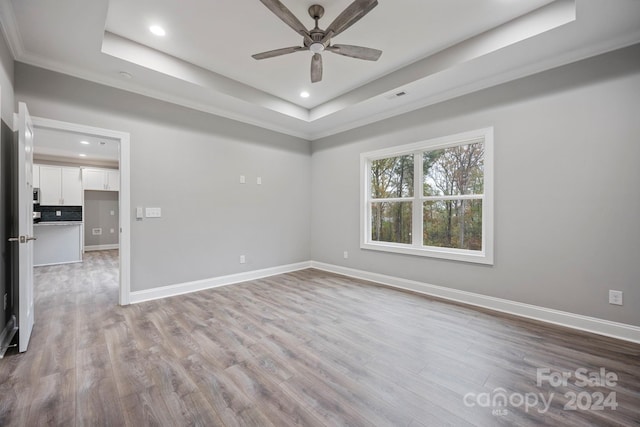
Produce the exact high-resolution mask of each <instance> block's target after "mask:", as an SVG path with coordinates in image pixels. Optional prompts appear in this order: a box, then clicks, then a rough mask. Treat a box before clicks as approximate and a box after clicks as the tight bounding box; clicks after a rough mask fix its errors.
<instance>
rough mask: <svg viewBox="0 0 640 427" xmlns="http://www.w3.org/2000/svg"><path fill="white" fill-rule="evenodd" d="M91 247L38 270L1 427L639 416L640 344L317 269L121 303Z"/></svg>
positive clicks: (8, 375) (105, 261)
mask: <svg viewBox="0 0 640 427" xmlns="http://www.w3.org/2000/svg"><path fill="white" fill-rule="evenodd" d="M86 255H87V256H86V260H85V262H84V263H82V264H71V265H66V266H55V267H40V268H37V269H36V326H35V328H34V334H33V337H32V342H31V344H30V347H29V350H28V351H27V352H26V353H24V354H16V353H15V350H11V351H10V353H8V354H7V356H6V357H5V359H3V360H0V425H2V426H37V425H64V426H72V425H77V426H85V425H87V426H97V425H100V426H123V425H127V426H136V427H139V426H147V425H157V426H182V425H200V426H229V427H230V426H289V425H300V426H342V425H350V426H410V427H425V426H445V425H450V426H495V425H518V426H539V425H549V426H561V425H562V426H585V425H598V426H608V425H611V426H614V425H615V426H620V425H624V426H632V425H636V426H637V425H640V421H639V420H640V345H634V344H629V343H625V342H621V341H617V340H613V339H608V338H604V337H598V336H595V335H590V334H586V333H579V332H575V331H571V330H568V329H563V328H560V327H555V326H550V325H546V324H541V323H537V322H533V321H527V320H522V319H518V318H515V317H510V316H506V315H500V314H495V313H490V312H487V311H482V310H477V309H472V308H469V307H465V306H461V305H455V304H449V303H445V302H442V301H436V300H433V299H429V298H425V297H422V296H418V295H413V294H409V293H403V292H399V291H397V290H393V289H388V288H384V287H379V286H375V285H371V284H368V283H365V282H362V281H358V280H353V279H349V278H345V277H341V276H337V275H333V274H329V273H324V272H321V271H317V270H305V271H301V272H296V273H290V274H284V275H280V276H276V277H271V278H267V279H262V280H256V281H252V282H248V283H244V284H238V285H232V286H228V287H223V288H218V289H212V290H208V291H203V292H198V293H193V294H189V295H184V296H178V297H174V298H170V299H164V300H158V301H152V302H147V303H142V304H137V305H132V306H128V307H119V306H117V292H118V288H117V253H116V252H115V251H102V252H92V253H88V254H86ZM538 368H541V369H544V368H547V369H548V370H547V371H545V373H546V374H548V375H547V376H544V377H543V378H542V377H541V378H540V379H541V380H542V381H541V384H540V385H538V384H537V380H538V376H537V369H538ZM582 368H584V369H586V370H588V371H590V372H596V371H597V372H600V370H601V369H604V370H605V374H606V373H608V374H610V375H609V385H602V386H599V385H589V384H586V385H582V384H581V381H580V374H581V373H582V371H577V372H576V370H578V369H582ZM562 373H569V374H571V377H570V378H568V379H567V383H566V385H563V384H556V383H554V382H553V380H554V379H557V378H558V376H559V375H561V374H562ZM576 374H577V375H578V376H577V377H576ZM614 374H615V375H616V376H617V380H616V381H615V384H613V382H614V381H613V379H612V378H611V375H614ZM549 378H551V380H549ZM554 385H555V386H554ZM599 393H601V394H602V399H600V397H601V395H600V394H599ZM610 393H615V399H612V398H609V400H608V401H605V400H604V398H605V397H607V396H609V395H610ZM574 395H575V397H576V399H575V402H573V403H575V406H576V407H577V408H578V410H567V409H565V408H564V407H565V405H567V404H568V405H569V406H572V405H573V403H572V401H571V400H572V396H574ZM611 396H614V395H611ZM501 397H503V398H506V406H498V403H500V402H502V400H501V399H500V398H501ZM543 399H544V402H549V401H550V405H549V407H548V410H547V409H546V407H545V403H544V402H543ZM524 402H528V405H529V406H528V407H527V406H526V405H525V404H524ZM492 403H495V405H493V404H492ZM613 403H617V407H616V408H615V410H613V409H611V408H610V406H611V405H610V404H613ZM593 404H603V408H602V410H596V409H597V407H596V408H594V407H593V406H592V405H593ZM580 408H582V409H580ZM588 408H591V409H588ZM505 410H506V412H503V411H505Z"/></svg>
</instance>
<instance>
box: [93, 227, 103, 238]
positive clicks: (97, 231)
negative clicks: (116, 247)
mask: <svg viewBox="0 0 640 427" xmlns="http://www.w3.org/2000/svg"><path fill="white" fill-rule="evenodd" d="M91 234H92V235H94V236H102V228H92V229H91Z"/></svg>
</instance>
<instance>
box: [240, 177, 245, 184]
mask: <svg viewBox="0 0 640 427" xmlns="http://www.w3.org/2000/svg"><path fill="white" fill-rule="evenodd" d="M246 182H247V179H246V178H245V176H244V175H240V184H244V183H246Z"/></svg>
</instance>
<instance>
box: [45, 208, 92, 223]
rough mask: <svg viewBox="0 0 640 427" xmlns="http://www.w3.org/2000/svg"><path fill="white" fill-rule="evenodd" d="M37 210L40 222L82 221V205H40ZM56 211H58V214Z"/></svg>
mask: <svg viewBox="0 0 640 427" xmlns="http://www.w3.org/2000/svg"><path fill="white" fill-rule="evenodd" d="M34 210H38V209H37V208H34ZM39 210H40V222H52V221H82V206H40V209H39ZM56 212H60V216H58V215H56Z"/></svg>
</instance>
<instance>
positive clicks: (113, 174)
mask: <svg viewBox="0 0 640 427" xmlns="http://www.w3.org/2000/svg"><path fill="white" fill-rule="evenodd" d="M82 186H83V188H84V189H85V190H101V191H119V190H120V171H118V170H115V169H95V168H83V169H82Z"/></svg>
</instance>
